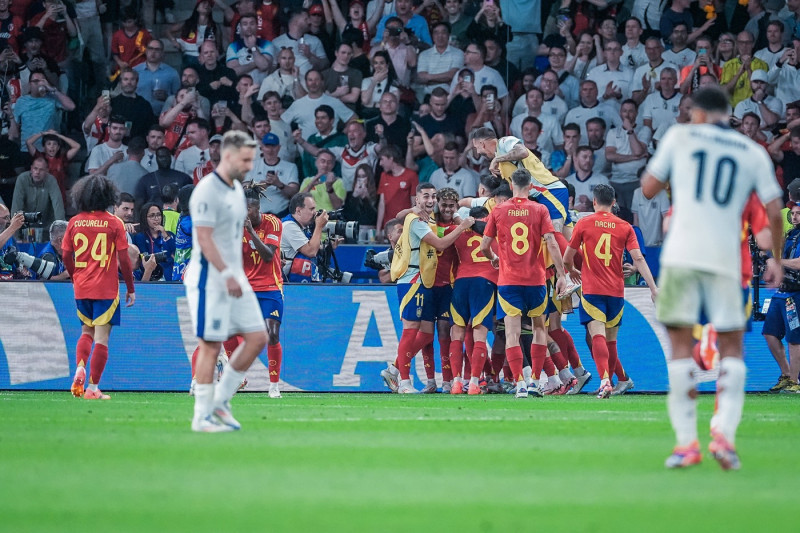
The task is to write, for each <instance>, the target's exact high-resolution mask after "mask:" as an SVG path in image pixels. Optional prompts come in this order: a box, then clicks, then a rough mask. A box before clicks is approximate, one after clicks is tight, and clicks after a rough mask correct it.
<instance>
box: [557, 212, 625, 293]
mask: <svg viewBox="0 0 800 533" xmlns="http://www.w3.org/2000/svg"><path fill="white" fill-rule="evenodd" d="M581 246H582V247H583V269H582V270H581V283H582V285H583V293H584V294H598V295H603V296H617V297H620V298H621V297H622V296H624V295H625V278H624V277H623V275H622V254H623V253H624V251H625V249H626V248H627V249H628V251H629V252H630V251H631V250H638V249H639V243H638V241H637V240H636V234H635V233H634V232H633V227H632V226H631V225H630V224H628V223H627V222H625V221H624V220H622V219H621V218H619V217H616V216H614V215H612V214H611V213H603V212H601V213H594V214H592V215H589V216H587V217H585V218H582V219H580V220H579V221H578V223H577V224H575V230H574V231H573V232H572V240H571V241H570V243H569V247H570V248H572V249H574V250H577V251H578V252H580V250H581Z"/></svg>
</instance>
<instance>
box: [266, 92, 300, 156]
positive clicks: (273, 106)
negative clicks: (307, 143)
mask: <svg viewBox="0 0 800 533" xmlns="http://www.w3.org/2000/svg"><path fill="white" fill-rule="evenodd" d="M261 106H262V107H263V108H264V110H265V111H266V112H267V118H268V119H269V127H270V131H271V132H272V133H274V134H275V135H277V136H278V138H279V139H280V141H281V143H280V147H281V149H280V152H279V154H278V155H279V156H280V158H281V159H284V160H286V161H294V160H295V159H296V158H297V145H296V144H295V142H294V136H293V135H292V128H291V125H290V124H289V123H288V122H285V121H284V120H283V119H282V118H281V113H283V107H281V98H280V96H279V95H278V93H276V92H274V91H269V92H267V93H265V94H264V97H263V98H262V100H261Z"/></svg>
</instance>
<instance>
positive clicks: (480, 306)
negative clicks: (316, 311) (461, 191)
mask: <svg viewBox="0 0 800 533" xmlns="http://www.w3.org/2000/svg"><path fill="white" fill-rule="evenodd" d="M470 214H471V215H473V217H474V218H475V220H478V221H480V220H483V219H485V218H486V217H487V216H489V211H487V210H486V208H483V207H475V208H473V209H472V210H471V211H470ZM477 229H480V228H478V224H477V223H476V224H475V226H473V228H471V229H467V230H465V231H464V232H463V233H462V234H461V235H459V236H458V239H456V242H455V246H454V247H455V250H456V253H457V254H458V274H457V276H456V282H455V285H453V298H452V302H451V304H450V316H451V318H452V321H453V327H452V328H451V332H450V337H451V340H450V342H451V343H453V344H454V346H452V347H451V348H450V353H451V354H458V355H460V354H461V345H462V343H463V342H464V335H465V334H466V331H467V326H471V327H472V336H473V347H472V353H471V354H467V355H468V356H469V357H470V367H471V369H472V377H471V378H470V381H469V389H468V391H467V392H468V393H469V394H481V388H480V384H479V379H480V375H481V369H483V367H484V364H485V363H486V357H487V354H488V348H487V346H486V337H487V335H488V333H489V331H490V330H491V328H492V324H493V323H494V306H495V294H496V292H497V276H498V273H497V270H496V269H495V268H494V267H492V264H491V262H490V261H489V259H488V258H487V257H486V256H484V255H483V254H482V253H480V245H481V240H482V238H481V234H480V232H478V231H476V230H477ZM495 251H497V247H496V245H495ZM456 359H459V360H457V361H455V363H454V364H453V362H452V361H451V364H452V366H453V376H454V377H453V379H454V383H453V386H452V389H451V390H450V392H451V394H461V393H462V392H463V391H464V384H463V383H462V380H461V361H460V357H456Z"/></svg>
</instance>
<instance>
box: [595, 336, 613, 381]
mask: <svg viewBox="0 0 800 533" xmlns="http://www.w3.org/2000/svg"><path fill="white" fill-rule="evenodd" d="M592 355H593V356H594V364H595V365H597V373H598V375H599V376H600V379H608V376H609V371H608V346H607V345H606V338H605V337H604V336H603V335H595V336H594V337H592Z"/></svg>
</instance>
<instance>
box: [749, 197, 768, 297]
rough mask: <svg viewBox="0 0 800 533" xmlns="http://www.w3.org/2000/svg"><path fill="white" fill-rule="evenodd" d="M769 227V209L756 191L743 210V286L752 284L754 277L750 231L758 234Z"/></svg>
mask: <svg viewBox="0 0 800 533" xmlns="http://www.w3.org/2000/svg"><path fill="white" fill-rule="evenodd" d="M768 227H769V219H768V218H767V210H766V209H764V204H762V203H761V200H759V199H758V195H757V194H756V193H752V194H751V195H750V199H749V200H747V203H746V204H745V206H744V211H742V287H747V286H749V285H750V278H752V277H753V258H752V256H751V255H750V239H749V237H750V233H749V232H748V230H749V231H752V232H753V235H756V234H757V233H759V232H760V231H762V230H763V229H764V228H768Z"/></svg>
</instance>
